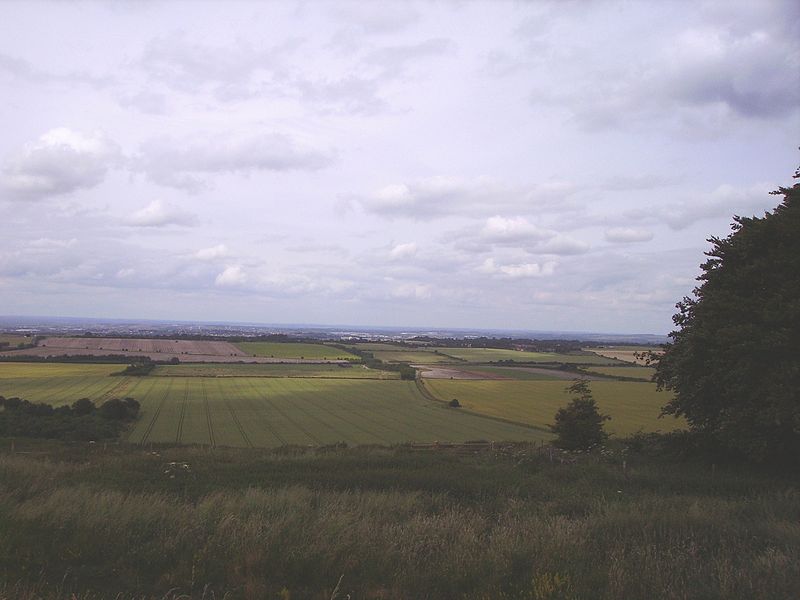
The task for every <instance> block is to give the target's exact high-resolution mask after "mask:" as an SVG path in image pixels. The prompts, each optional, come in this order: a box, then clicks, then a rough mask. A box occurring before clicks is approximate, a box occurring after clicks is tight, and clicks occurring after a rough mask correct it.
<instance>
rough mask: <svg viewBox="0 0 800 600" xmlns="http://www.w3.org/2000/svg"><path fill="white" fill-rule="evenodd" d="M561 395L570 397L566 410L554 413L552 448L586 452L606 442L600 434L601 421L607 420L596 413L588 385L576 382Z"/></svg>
mask: <svg viewBox="0 0 800 600" xmlns="http://www.w3.org/2000/svg"><path fill="white" fill-rule="evenodd" d="M565 392H567V393H569V394H573V395H574V397H573V399H572V400H571V401H570V403H569V404H568V405H567V406H566V407H564V408H560V409H558V412H557V413H556V419H555V420H556V422H555V424H554V425H551V426H550V429H551V430H552V431H553V433H555V434H556V435H557V436H558V437H557V439H556V442H555V444H556V446H558V447H559V448H564V449H565V450H588V449H590V448H593V447H595V446H598V445H600V444H602V443H603V442H604V441H605V440H606V438H608V435H607V434H606V433H605V431H603V421H607V420H609V419H610V418H611V417H608V416H606V415H601V414H600V411H598V410H597V404H595V401H594V397H593V396H592V391H591V390H590V389H589V382H588V381H586V380H585V379H576V380H575V381H574V382H573V383H572V385H570V386H569V387H568V388H567V389H566V390H565Z"/></svg>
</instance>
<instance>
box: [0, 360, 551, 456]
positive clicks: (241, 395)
mask: <svg viewBox="0 0 800 600" xmlns="http://www.w3.org/2000/svg"><path fill="white" fill-rule="evenodd" d="M164 368H166V367H164ZM170 368H185V367H183V366H178V367H170ZM336 368H337V369H339V370H340V371H341V372H345V371H354V372H357V371H359V370H361V371H366V370H365V369H361V368H360V367H354V368H352V369H344V368H341V367H336ZM120 369H121V366H120V365H72V364H68V365H64V364H26V363H6V364H0V395H4V396H20V397H23V398H25V399H27V400H30V401H35V402H47V403H50V404H53V405H59V404H65V403H71V402H74V401H75V400H77V399H78V398H82V397H87V398H90V399H92V400H94V401H95V402H99V401H101V400H103V399H108V398H110V397H112V396H116V397H123V396H130V397H133V398H135V399H136V400H138V401H139V402H140V403H141V412H140V419H139V421H137V423H136V424H135V426H134V427H133V429H132V430H131V432H130V434H129V436H128V441H130V442H133V443H185V444H204V445H214V446H241V447H246V446H262V447H272V446H281V445H285V444H289V445H291V444H297V445H324V444H333V443H337V442H345V443H348V444H395V443H402V442H411V441H419V442H433V441H454V442H457V441H466V440H475V439H488V440H497V441H499V440H523V441H537V440H543V439H548V438H549V434H548V433H546V432H543V431H536V430H534V429H531V428H529V427H523V426H517V425H512V424H506V423H500V422H497V421H492V420H489V419H484V418H481V417H479V416H476V415H471V414H466V413H463V412H461V411H459V410H457V409H450V408H446V407H444V406H442V405H441V404H439V403H436V402H431V401H430V400H427V399H426V398H424V397H423V396H422V395H421V394H420V393H419V391H418V390H417V388H416V385H415V384H414V382H408V381H399V380H386V381H381V380H376V379H336V378H288V377H284V378H274V377H273V378H270V377H252V376H242V377H218V376H214V377H202V376H188V377H187V376H169V375H167V376H155V377H152V376H151V377H119V376H116V377H112V376H110V374H111V373H113V372H115V371H119V370H120Z"/></svg>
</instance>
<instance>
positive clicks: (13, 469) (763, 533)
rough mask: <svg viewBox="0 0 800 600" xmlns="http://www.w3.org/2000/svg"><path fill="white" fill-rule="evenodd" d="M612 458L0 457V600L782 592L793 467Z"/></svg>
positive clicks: (798, 554) (793, 522) (796, 588)
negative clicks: (622, 462)
mask: <svg viewBox="0 0 800 600" xmlns="http://www.w3.org/2000/svg"><path fill="white" fill-rule="evenodd" d="M176 459H180V460H181V461H184V462H186V463H188V465H189V466H190V469H188V470H186V472H184V473H183V474H180V475H178V476H176V477H174V478H173V477H170V473H172V474H174V472H172V471H170V469H169V468H168V467H167V468H165V465H168V463H169V462H173V461H174V460H176ZM628 461H629V462H631V463H632V464H633V466H632V467H631V468H629V469H628V470H626V472H625V474H623V473H622V471H621V470H620V469H619V465H618V464H616V463H615V462H614V461H610V462H609V461H601V460H595V459H584V460H583V461H579V462H578V463H577V464H574V465H561V464H557V463H556V464H551V463H550V462H549V460H547V459H546V458H544V457H542V458H539V457H537V456H536V455H535V454H534V453H527V454H526V453H525V452H522V453H521V454H520V453H517V454H516V455H513V456H503V455H480V456H474V457H472V456H470V457H457V456H449V455H419V454H411V453H409V452H407V451H404V450H402V449H372V450H369V449H356V450H335V451H328V452H311V451H303V452H301V451H297V452H288V453H283V454H281V453H277V452H266V451H265V452H252V451H250V452H248V451H222V452H216V453H213V454H212V453H208V452H206V451H203V450H199V449H167V450H164V451H163V452H162V453H161V455H160V456H154V455H150V454H147V453H144V452H142V451H140V450H129V449H114V450H113V451H110V452H109V453H107V454H103V453H101V452H97V451H93V452H88V451H84V450H81V451H79V452H77V453H75V454H74V455H70V454H69V452H66V453H65V452H64V451H63V450H62V451H60V452H59V451H58V450H53V451H49V452H44V453H43V454H42V455H40V456H39V455H19V454H16V455H11V454H8V453H4V454H0V484H1V485H2V487H0V582H4V585H5V587H0V599H3V598H12V597H22V598H40V597H41V598H48V597H52V598H61V597H64V598H67V597H70V596H69V594H72V593H73V592H74V593H76V594H77V595H76V598H78V599H81V600H89V599H90V598H101V597H102V598H115V597H117V594H123V595H122V596H120V598H123V597H125V598H140V597H146V598H161V597H163V596H164V595H165V594H171V595H172V597H173V598H178V597H189V598H194V599H196V598H200V597H202V596H203V594H205V597H206V598H210V597H212V595H213V597H214V598H221V597H223V596H225V597H227V598H246V599H250V598H325V599H327V598H330V597H331V595H332V594H333V591H334V587H335V586H336V584H337V582H339V580H340V577H341V576H342V575H344V577H343V578H342V579H341V584H340V589H339V591H338V592H337V594H338V595H339V597H340V598H345V597H346V595H347V594H351V597H352V598H385V599H393V598H437V599H438V598H442V599H447V598H481V599H483V598H486V599H488V598H526V599H540V600H542V599H557V598H564V599H566V598H574V599H579V598H586V599H595V598H599V599H602V598H608V599H612V598H613V599H616V598H626V599H638V598H641V599H643V600H644V599H648V600H649V599H653V598H676V599H677V598H682V599H683V598H687V599H691V598H697V599H700V598H703V599H705V598H720V599H722V598H725V599H737V598H741V599H748V600H749V599H751V598H775V599H781V598H787V599H789V598H798V597H800V489H798V486H797V482H796V480H794V481H782V480H781V478H780V477H778V476H775V475H766V474H763V473H758V472H749V471H747V472H745V471H742V470H741V469H739V468H730V469H729V470H725V469H718V470H716V472H715V478H714V479H711V478H710V477H709V476H708V470H707V468H706V467H705V466H702V465H676V466H669V465H652V464H648V463H646V462H641V463H639V464H637V463H636V461H635V460H634V459H630V458H629V459H628ZM459 479H463V480H464V482H462V485H460V486H459V485H452V486H451V487H450V488H448V487H446V486H445V487H443V486H442V481H444V482H445V483H449V482H454V481H456V480H459ZM15 586H16V587H15ZM15 594H18V595H15ZM26 594H28V595H27V596H26Z"/></svg>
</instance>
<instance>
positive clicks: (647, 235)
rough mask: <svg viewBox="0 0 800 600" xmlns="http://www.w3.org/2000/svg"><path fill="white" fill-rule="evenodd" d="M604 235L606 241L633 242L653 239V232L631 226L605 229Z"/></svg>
mask: <svg viewBox="0 0 800 600" xmlns="http://www.w3.org/2000/svg"><path fill="white" fill-rule="evenodd" d="M604 236H605V238H606V241H608V242H613V243H617V244H628V243H633V242H649V241H650V240H652V239H653V232H652V231H648V230H646V229H636V228H632V227H614V228H612V229H606V231H605V232H604Z"/></svg>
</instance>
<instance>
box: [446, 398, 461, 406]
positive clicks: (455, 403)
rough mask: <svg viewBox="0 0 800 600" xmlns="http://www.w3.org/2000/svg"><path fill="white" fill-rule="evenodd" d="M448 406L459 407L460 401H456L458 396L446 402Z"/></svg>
mask: <svg viewBox="0 0 800 600" xmlns="http://www.w3.org/2000/svg"><path fill="white" fill-rule="evenodd" d="M447 405H448V406H450V407H452V408H460V407H461V403H460V402H459V401H458V398H453V399H452V400H450V402H448V403H447Z"/></svg>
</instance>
